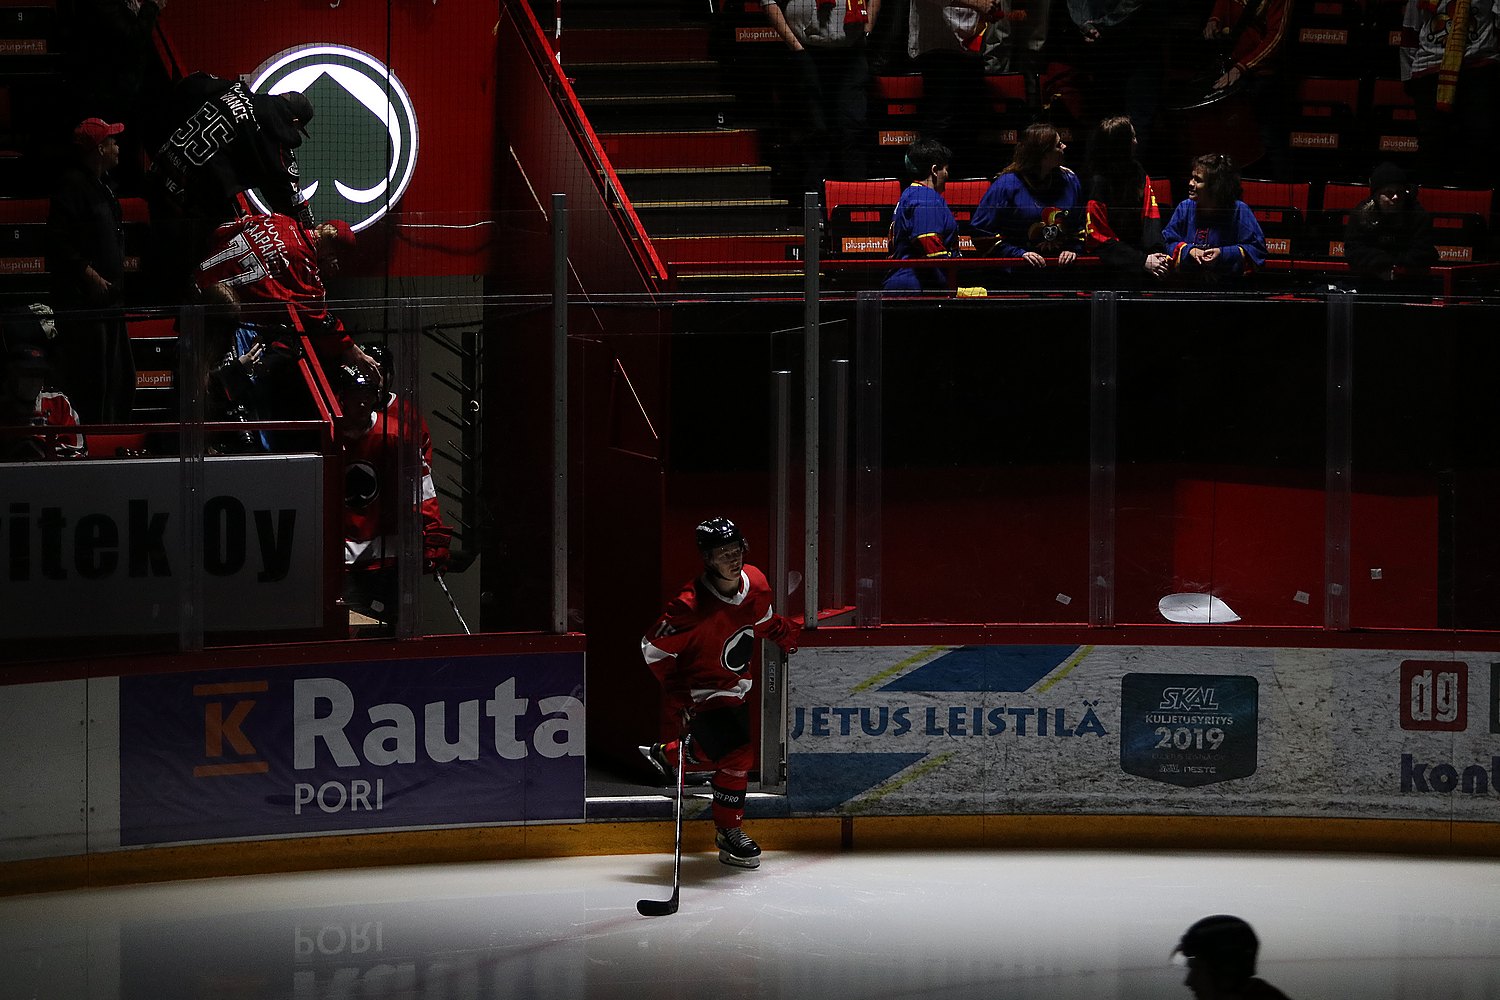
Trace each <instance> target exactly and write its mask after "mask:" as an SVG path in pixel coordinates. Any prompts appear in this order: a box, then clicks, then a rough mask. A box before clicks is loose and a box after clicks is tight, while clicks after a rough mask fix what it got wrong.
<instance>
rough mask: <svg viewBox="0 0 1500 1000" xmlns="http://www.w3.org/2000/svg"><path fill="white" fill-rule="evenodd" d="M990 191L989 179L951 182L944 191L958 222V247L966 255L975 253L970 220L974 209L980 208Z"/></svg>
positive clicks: (968, 179)
mask: <svg viewBox="0 0 1500 1000" xmlns="http://www.w3.org/2000/svg"><path fill="white" fill-rule="evenodd" d="M989 189H990V179H989V178H988V177H972V178H966V179H964V180H957V181H949V182H948V186H947V187H946V188H944V189H943V199H944V200H945V201H947V202H948V208H949V209H950V210H951V211H952V212H953V218H954V219H956V220H957V221H958V247H959V249H960V250H962V251H963V252H964V253H973V252H974V237H973V233H972V232H971V230H970V229H969V220H970V219H972V218H973V216H974V209H976V208H978V207H979V201H980V199H981V198H983V197H984V193H985V192H986V191H988V190H989Z"/></svg>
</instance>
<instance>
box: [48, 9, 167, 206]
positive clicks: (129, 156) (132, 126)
mask: <svg viewBox="0 0 1500 1000" xmlns="http://www.w3.org/2000/svg"><path fill="white" fill-rule="evenodd" d="M166 6H167V0H75V3H74V5H73V12H72V16H71V18H70V29H71V33H72V44H71V46H70V48H69V51H68V82H69V84H70V85H71V86H72V88H73V93H74V101H75V107H76V110H77V117H80V118H84V117H93V116H96V117H99V118H103V119H104V120H105V121H112V122H122V123H124V124H125V126H126V129H125V133H124V134H123V136H122V137H121V140H120V141H121V143H122V144H123V145H125V147H126V153H125V155H124V156H123V157H122V169H123V170H124V171H125V172H126V175H125V176H124V177H122V178H121V180H122V181H123V182H124V183H126V185H127V187H131V186H135V185H138V184H139V182H140V181H141V180H142V178H143V171H144V163H143V154H144V150H143V149H142V148H141V140H142V137H143V136H145V135H147V134H149V132H150V129H149V126H150V125H152V124H157V123H156V122H155V117H156V115H155V109H156V107H157V106H158V105H159V103H160V98H161V97H162V94H163V92H164V91H165V90H166V88H167V87H168V86H169V80H168V77H167V71H166V69H165V68H163V66H162V65H161V61H160V60H159V59H158V58H157V56H156V46H155V40H154V37H153V36H154V33H155V31H156V21H157V18H158V17H160V15H161V12H162V11H163V10H165V9H166Z"/></svg>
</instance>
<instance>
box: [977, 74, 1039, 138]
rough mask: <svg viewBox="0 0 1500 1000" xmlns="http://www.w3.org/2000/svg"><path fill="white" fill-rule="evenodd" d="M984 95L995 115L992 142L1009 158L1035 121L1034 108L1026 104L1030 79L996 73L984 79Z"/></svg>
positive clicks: (1021, 75) (1019, 75) (992, 120)
mask: <svg viewBox="0 0 1500 1000" xmlns="http://www.w3.org/2000/svg"><path fill="white" fill-rule="evenodd" d="M984 92H985V98H986V101H987V103H988V104H989V108H990V110H991V111H992V112H994V114H993V117H991V119H990V121H991V122H992V123H993V127H994V136H993V138H992V140H991V141H990V142H989V143H988V145H989V146H990V148H992V149H993V150H994V151H995V152H996V153H998V154H1000V155H1001V156H1006V157H1007V158H1008V154H1009V151H1010V149H1011V147H1013V146H1014V145H1015V144H1016V140H1017V139H1018V138H1020V135H1021V131H1022V130H1023V129H1025V128H1026V126H1027V125H1028V124H1030V122H1031V106H1030V105H1029V104H1028V103H1027V101H1026V77H1025V75H1024V74H1022V73H992V74H989V75H987V76H985V78H984Z"/></svg>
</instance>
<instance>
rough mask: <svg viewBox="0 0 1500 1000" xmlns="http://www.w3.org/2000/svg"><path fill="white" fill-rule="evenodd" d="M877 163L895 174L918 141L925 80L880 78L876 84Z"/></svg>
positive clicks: (908, 77)
mask: <svg viewBox="0 0 1500 1000" xmlns="http://www.w3.org/2000/svg"><path fill="white" fill-rule="evenodd" d="M873 90H874V100H873V101H871V105H872V108H871V110H872V111H873V112H874V115H873V117H874V120H875V129H876V137H877V140H876V142H877V146H878V147H879V148H878V151H877V152H878V162H879V163H880V164H881V166H882V168H884V169H889V170H890V171H891V172H892V173H896V172H898V171H899V170H900V169H901V161H902V158H903V157H904V156H905V155H906V147H907V146H910V145H911V144H912V143H913V142H916V141H917V106H918V105H919V104H920V103H921V100H922V77H921V76H920V75H916V74H912V75H906V76H877V77H875V82H874V85H873Z"/></svg>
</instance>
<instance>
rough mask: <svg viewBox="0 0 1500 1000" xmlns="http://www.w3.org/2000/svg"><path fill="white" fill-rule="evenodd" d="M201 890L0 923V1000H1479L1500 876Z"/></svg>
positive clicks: (18, 911)
mask: <svg viewBox="0 0 1500 1000" xmlns="http://www.w3.org/2000/svg"><path fill="white" fill-rule="evenodd" d="M670 878H671V858H670V857H669V856H666V855H655V856H652V855H646V856H627V857H599V858H565V859H551V860H539V861H507V862H495V863H486V864H470V865H434V866H425V867H410V868H388V869H375V870H352V871H344V872H333V873H318V874H307V875H277V876H263V877H247V878H231V879H213V880H203V881H192V882H179V883H169V884H161V885H151V886H141V887H129V888H114V889H102V890H88V891H77V892H66V893H56V894H48V895H35V896H20V897H12V898H6V899H0V997H3V998H6V1000H9V998H23V997H24V998H54V997H55V998H67V1000H83V998H87V1000H112V998H117V997H128V998H141V1000H146V998H150V1000H170V998H179V997H180V998H216V1000H217V998H231V1000H263V998H271V997H277V998H295V1000H314V998H318V1000H322V998H329V1000H332V998H376V997H379V998H387V997H389V998H396V997H400V998H434V1000H436V998H444V1000H467V998H479V997H484V998H491V997H495V998H499V997H526V998H531V997H545V998H570V1000H572V998H592V997H599V998H605V997H647V998H653V1000H657V998H660V1000H666V998H676V997H712V998H718V1000H733V998H737V997H787V998H796V1000H814V998H837V1000H842V998H849V1000H875V998H886V997H889V998H896V997H902V998H909V997H910V998H915V997H975V998H984V1000H1000V998H1004V1000H1025V998H1033V997H1035V998H1048V1000H1056V998H1070V997H1080V998H1099V1000H1106V998H1108V1000H1115V998H1120V1000H1123V998H1142V1000H1145V998H1152V1000H1162V998H1171V997H1181V998H1187V997H1188V992H1187V990H1186V989H1185V988H1184V987H1183V986H1182V985H1181V980H1182V970H1181V969H1179V968H1176V967H1174V966H1173V965H1171V964H1170V963H1169V961H1168V956H1169V953H1170V952H1171V951H1172V948H1173V946H1174V945H1175V944H1176V941H1177V939H1178V937H1179V936H1180V934H1181V932H1182V930H1183V929H1184V928H1185V927H1187V925H1188V924H1190V923H1192V922H1193V921H1194V920H1196V919H1197V918H1199V917H1202V916H1206V915H1208V914H1211V913H1234V914H1238V915H1239V916H1242V917H1244V918H1245V919H1247V920H1249V921H1250V923H1251V924H1252V925H1253V926H1254V927H1255V928H1256V930H1257V931H1258V932H1259V934H1260V937H1261V974H1262V975H1263V976H1264V977H1265V978H1266V979H1268V980H1270V981H1271V982H1273V983H1275V984H1276V985H1277V986H1279V987H1280V988H1281V989H1282V990H1284V991H1285V992H1286V993H1287V994H1288V995H1289V996H1290V997H1292V998H1293V1000H1314V998H1319V997H1326V998H1335V997H1339V998H1359V1000H1385V998H1398V997H1411V998H1421V1000H1469V998H1487V1000H1500V862H1494V861H1424V860H1417V859H1410V858H1366V857H1349V856H1336V855H1316V856H1313V855H1285V854H1264V855H1246V854H1235V855H1225V854H1208V853H1130V854H1118V853H1102V852H1098V853H1094V852H1076V853H1036V852H951V853H917V852H908V853H892V854H882V853H854V854H847V855H816V854H794V853H778V852H775V851H768V852H767V855H766V860H765V864H764V865H763V866H762V868H761V869H760V870H759V871H754V872H744V871H737V870H733V869H730V868H727V867H725V866H723V865H720V864H719V863H718V861H717V860H716V858H715V856H714V855H712V854H698V855H690V856H688V857H686V858H684V861H683V889H682V907H681V909H680V910H679V912H678V913H676V914H675V915H672V916H665V917H656V918H646V917H641V916H639V915H638V914H637V913H636V910H635V904H636V900H638V899H641V898H657V899H664V898H666V897H667V895H668V894H669V891H670Z"/></svg>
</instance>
